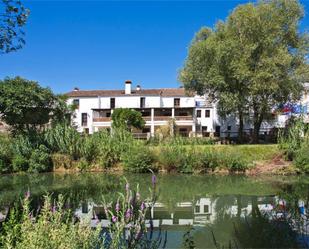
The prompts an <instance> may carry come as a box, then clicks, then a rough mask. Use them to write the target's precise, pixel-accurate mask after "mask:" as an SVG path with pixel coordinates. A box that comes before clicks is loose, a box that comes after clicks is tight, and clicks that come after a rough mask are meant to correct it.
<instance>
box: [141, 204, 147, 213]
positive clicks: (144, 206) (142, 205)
mask: <svg viewBox="0 0 309 249" xmlns="http://www.w3.org/2000/svg"><path fill="white" fill-rule="evenodd" d="M145 208H146V205H145V202H142V204H141V211H144V209H145Z"/></svg>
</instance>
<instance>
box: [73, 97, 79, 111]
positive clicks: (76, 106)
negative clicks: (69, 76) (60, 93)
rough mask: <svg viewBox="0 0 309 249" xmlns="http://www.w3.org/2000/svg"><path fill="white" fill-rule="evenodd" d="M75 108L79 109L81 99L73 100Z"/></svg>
mask: <svg viewBox="0 0 309 249" xmlns="http://www.w3.org/2000/svg"><path fill="white" fill-rule="evenodd" d="M73 106H74V108H75V109H78V108H79V99H73Z"/></svg>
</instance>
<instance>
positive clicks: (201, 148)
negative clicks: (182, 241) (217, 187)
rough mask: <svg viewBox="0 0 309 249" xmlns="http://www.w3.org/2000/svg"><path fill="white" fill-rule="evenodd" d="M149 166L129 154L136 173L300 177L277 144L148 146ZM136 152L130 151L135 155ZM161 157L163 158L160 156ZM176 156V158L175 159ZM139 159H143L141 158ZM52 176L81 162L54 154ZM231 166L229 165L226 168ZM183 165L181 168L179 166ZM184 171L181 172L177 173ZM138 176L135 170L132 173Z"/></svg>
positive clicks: (120, 167)
mask: <svg viewBox="0 0 309 249" xmlns="http://www.w3.org/2000/svg"><path fill="white" fill-rule="evenodd" d="M148 149H149V151H148V152H150V154H151V155H147V153H146V154H144V155H143V156H149V157H151V160H149V161H151V162H150V163H151V165H144V166H143V165H141V164H143V163H145V161H144V160H145V159H143V156H141V155H140V153H143V151H139V152H138V154H137V155H136V154H132V155H131V156H130V157H132V161H131V162H130V164H132V167H134V166H133V164H134V163H135V164H136V165H137V166H136V167H137V168H138V169H140V168H142V169H143V171H145V172H147V168H149V169H151V170H154V171H157V172H160V173H173V172H180V173H189V174H205V173H206V174H213V175H226V174H231V173H233V174H245V175H272V174H276V175H290V174H297V173H299V172H298V171H297V169H296V168H295V167H294V166H293V165H292V163H291V162H288V161H286V160H285V159H284V156H283V154H282V152H281V151H280V150H279V148H278V146H277V145H276V144H267V145H265V144H264V145H195V146H192V145H190V146H188V145H184V146H180V147H179V146H177V148H175V147H174V146H149V148H148ZM134 152H136V151H133V152H132V153H134ZM162 154H163V155H162ZM175 154H176V155H175ZM140 157H142V158H140ZM52 158H53V165H54V169H53V171H54V172H80V171H81V169H80V167H78V165H80V161H74V160H70V159H69V158H68V157H67V156H65V155H59V154H56V155H54V156H53V157H52ZM125 163H126V162H119V163H117V164H115V165H114V166H113V167H102V165H101V164H92V165H91V167H90V166H88V167H87V168H85V169H84V170H82V171H84V172H107V173H110V172H113V173H117V172H118V173H122V172H125V171H132V169H131V168H129V169H128V165H126V164H125ZM229 163H230V165H229ZM181 164H184V165H181ZM184 168H185V169H186V170H187V171H184V172H181V171H180V170H183V169H184ZM134 172H138V170H136V171H134Z"/></svg>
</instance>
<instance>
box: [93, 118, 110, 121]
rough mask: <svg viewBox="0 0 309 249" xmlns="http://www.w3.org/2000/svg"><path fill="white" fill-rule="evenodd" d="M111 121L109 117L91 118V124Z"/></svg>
mask: <svg viewBox="0 0 309 249" xmlns="http://www.w3.org/2000/svg"><path fill="white" fill-rule="evenodd" d="M111 120H112V119H111V117H100V118H93V122H110V121H111Z"/></svg>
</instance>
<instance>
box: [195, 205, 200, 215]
mask: <svg viewBox="0 0 309 249" xmlns="http://www.w3.org/2000/svg"><path fill="white" fill-rule="evenodd" d="M199 212H200V206H198V205H196V206H195V213H199Z"/></svg>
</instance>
